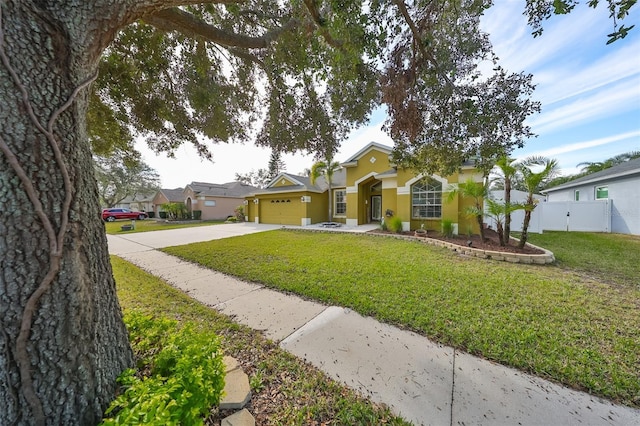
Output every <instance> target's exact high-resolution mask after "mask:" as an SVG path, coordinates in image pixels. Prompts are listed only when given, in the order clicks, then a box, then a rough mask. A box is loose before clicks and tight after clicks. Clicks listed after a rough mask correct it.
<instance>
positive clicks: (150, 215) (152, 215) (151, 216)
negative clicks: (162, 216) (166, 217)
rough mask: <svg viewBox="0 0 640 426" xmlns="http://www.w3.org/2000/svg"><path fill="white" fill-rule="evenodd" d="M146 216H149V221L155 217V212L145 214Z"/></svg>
mask: <svg viewBox="0 0 640 426" xmlns="http://www.w3.org/2000/svg"><path fill="white" fill-rule="evenodd" d="M147 216H149V219H153V218H154V217H156V212H147Z"/></svg>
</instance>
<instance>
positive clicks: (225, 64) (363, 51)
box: [89, 0, 539, 173]
mask: <svg viewBox="0 0 640 426" xmlns="http://www.w3.org/2000/svg"><path fill="white" fill-rule="evenodd" d="M185 3H186V2H185ZM489 5H490V3H486V2H477V1H473V0H455V1H448V2H428V3H426V2H425V3H423V2H417V3H415V4H407V3H405V2H404V1H401V0H392V1H374V2H371V3H370V4H369V7H368V8H367V7H365V6H364V5H363V3H362V2H359V1H353V0H351V1H343V2H340V5H339V7H337V6H336V5H334V4H332V3H326V4H324V3H323V2H316V1H311V0H306V1H304V2H291V3H284V4H273V3H272V2H264V1H252V2H243V3H242V4H236V3H235V2H231V3H226V2H225V3H223V4H219V3H218V4H217V3H202V4H196V5H187V6H184V7H182V8H180V9H177V8H168V9H164V10H162V11H161V12H158V13H155V14H152V15H147V16H143V17H142V19H141V20H139V21H137V22H135V23H133V24H132V25H130V26H128V27H126V28H124V29H123V30H122V31H121V32H120V33H119V34H118V36H117V37H116V39H115V40H114V42H113V43H112V44H111V45H110V46H109V47H108V48H107V50H106V51H105V54H104V55H103V57H102V60H101V62H100V73H99V76H98V79H97V81H96V84H95V85H94V94H93V95H92V96H91V98H90V100H91V106H90V111H91V112H90V114H89V131H90V134H91V138H92V141H93V145H94V147H95V148H100V149H105V146H108V145H109V144H113V143H117V142H114V141H113V140H111V139H112V138H113V136H112V135H121V136H125V137H126V135H127V134H130V133H134V134H137V135H143V136H144V137H145V138H146V140H147V141H148V144H149V145H150V147H151V148H153V149H154V150H156V151H163V152H166V153H168V154H169V155H172V153H173V152H174V151H175V149H176V148H177V147H178V146H179V145H180V144H182V143H191V144H193V145H194V146H195V147H196V148H197V150H198V152H200V154H201V155H203V156H204V157H206V158H210V157H211V152H210V149H209V145H208V143H207V142H208V141H211V142H214V143H220V142H233V141H245V140H248V139H252V138H254V139H255V141H256V142H257V143H258V144H260V145H263V146H270V147H272V148H273V149H274V150H276V151H278V152H295V151H304V152H306V153H311V154H314V155H316V157H317V158H324V157H326V156H332V155H333V154H334V153H335V152H336V151H337V149H338V147H339V144H340V142H341V141H342V140H343V139H344V138H345V137H346V135H347V133H348V132H349V131H350V130H351V129H353V128H354V127H357V126H359V125H361V124H362V123H364V122H365V121H366V120H367V118H368V114H369V112H370V111H371V110H372V108H374V107H375V106H378V105H380V103H381V102H382V103H385V104H386V105H387V107H388V111H389V120H388V122H387V124H386V128H387V130H388V131H389V133H390V134H391V136H392V138H393V139H394V141H395V142H396V149H395V153H394V156H395V159H396V161H397V162H398V163H399V164H402V165H405V166H408V167H413V168H419V169H424V170H423V171H428V172H433V171H435V170H438V171H440V172H442V173H445V172H451V171H453V170H454V169H456V168H457V167H459V165H460V164H461V163H462V162H463V161H465V160H473V159H475V160H479V159H482V158H488V157H495V156H496V155H498V154H499V153H502V152H509V151H511V150H512V149H513V148H514V147H515V146H522V144H523V143H524V141H525V139H526V138H528V137H530V136H532V133H531V131H530V129H529V128H528V127H527V126H526V125H524V120H525V119H526V117H527V116H529V115H531V114H533V113H535V112H536V111H538V109H539V105H538V104H537V103H536V102H533V101H531V100H529V96H530V94H531V93H532V91H533V86H532V84H531V76H530V75H525V74H522V73H515V74H514V73H509V72H507V71H506V70H504V69H502V68H501V67H500V66H499V64H498V62H497V58H495V57H494V55H493V53H492V51H491V45H490V43H489V40H488V36H487V34H484V33H482V32H481V31H480V29H479V27H478V24H479V18H480V16H481V15H482V13H483V11H484V10H485V9H486V8H487V7H489ZM483 62H484V63H485V65H486V64H489V65H490V67H487V66H484V67H482V66H481V65H482V63H483ZM124 148H126V147H124ZM481 165H482V166H486V167H489V165H488V164H484V163H482V162H481Z"/></svg>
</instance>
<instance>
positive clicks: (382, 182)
mask: <svg viewBox="0 0 640 426" xmlns="http://www.w3.org/2000/svg"><path fill="white" fill-rule="evenodd" d="M390 155H391V148H390V147H387V146H385V145H381V144H378V143H375V142H372V143H370V144H369V145H367V146H365V147H364V148H363V149H361V150H360V151H358V152H357V153H356V154H355V155H353V156H352V157H351V158H349V159H347V160H346V161H345V162H343V163H341V166H342V169H341V170H340V171H337V172H336V173H335V174H334V176H333V180H332V199H331V200H329V195H328V184H327V182H326V181H325V180H324V179H322V178H320V179H318V180H316V183H315V185H312V184H311V181H310V179H309V178H308V177H305V176H297V175H292V174H289V173H280V174H279V175H278V176H276V177H275V178H274V179H273V180H272V181H271V182H270V183H269V184H268V185H267V187H266V188H264V189H262V190H256V191H254V192H253V193H252V194H250V195H249V196H247V197H246V200H245V206H246V207H247V211H246V214H247V216H248V220H250V221H254V222H256V223H272V224H283V225H299V226H306V225H311V224H314V223H321V222H326V221H327V220H328V219H329V218H328V217H327V215H328V211H329V205H328V203H329V202H331V203H333V205H332V211H333V217H332V218H331V221H332V222H339V223H343V224H346V225H348V226H356V225H362V224H367V223H379V222H380V221H381V220H383V219H388V218H390V217H392V216H396V217H399V218H400V219H401V220H402V224H403V228H404V229H405V230H409V229H417V228H420V227H421V226H422V225H424V227H425V228H427V229H438V230H439V229H440V225H441V221H442V219H449V220H451V221H453V223H454V228H455V230H456V232H457V230H458V229H460V230H461V231H462V232H467V230H470V231H472V232H474V233H477V232H478V229H477V224H476V222H475V219H473V218H468V217H466V216H465V215H464V214H462V213H460V211H462V210H463V209H464V206H466V205H467V204H465V203H470V201H468V200H462V198H461V197H457V198H455V199H454V200H453V201H451V202H445V200H446V195H443V192H446V191H447V190H448V189H449V187H450V186H452V185H456V184H457V183H458V182H462V181H466V180H467V179H469V178H473V179H474V180H475V181H478V182H481V181H482V176H481V175H480V174H479V173H477V171H476V170H475V169H474V168H473V166H463V167H462V171H461V172H460V173H456V174H454V175H452V176H438V175H432V176H429V177H427V178H426V179H423V176H422V175H416V174H415V173H413V172H412V171H410V170H405V169H401V168H398V167H395V165H393V164H392V163H391V161H390ZM463 204H464V205H463Z"/></svg>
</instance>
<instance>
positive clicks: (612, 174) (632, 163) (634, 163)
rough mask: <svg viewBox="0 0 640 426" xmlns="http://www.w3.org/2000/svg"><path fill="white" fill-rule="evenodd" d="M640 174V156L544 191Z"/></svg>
mask: <svg viewBox="0 0 640 426" xmlns="http://www.w3.org/2000/svg"><path fill="white" fill-rule="evenodd" d="M633 174H640V158H636V159H633V160H629V161H625V162H624V163H620V164H617V165H615V166H613V167H609V168H608V169H604V170H601V171H599V172H595V173H591V174H588V175H586V176H583V177H581V178H578V179H575V180H572V181H569V182H566V183H563V184H562V185H558V186H554V187H553V188H549V189H545V190H544V191H542V192H553V191H559V190H562V189H566V188H572V187H574V186H579V185H583V184H585V183H596V182H602V181H605V180H610V179H615V178H618V177H623V176H628V175H633Z"/></svg>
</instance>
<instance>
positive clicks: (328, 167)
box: [309, 148, 342, 222]
mask: <svg viewBox="0 0 640 426" xmlns="http://www.w3.org/2000/svg"><path fill="white" fill-rule="evenodd" d="M332 149H333V148H332ZM331 154H333V153H332V152H330V153H329V155H328V156H327V158H326V159H325V160H322V161H317V162H315V163H313V165H312V166H311V173H310V174H309V177H310V178H311V183H312V184H315V183H316V181H317V180H318V179H319V178H320V177H323V178H324V180H325V182H326V183H327V185H328V187H329V200H330V201H329V216H328V219H327V220H328V221H329V222H331V221H332V220H333V213H332V210H333V196H332V195H331V187H332V186H333V175H334V174H335V173H336V172H337V171H338V170H340V169H341V168H342V166H341V165H340V163H339V162H337V161H333V159H332V158H331Z"/></svg>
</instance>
